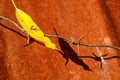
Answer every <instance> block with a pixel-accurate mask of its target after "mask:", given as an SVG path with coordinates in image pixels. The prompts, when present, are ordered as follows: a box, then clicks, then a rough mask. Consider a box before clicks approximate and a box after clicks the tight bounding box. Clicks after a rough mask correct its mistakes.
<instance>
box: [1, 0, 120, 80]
mask: <svg viewBox="0 0 120 80" xmlns="http://www.w3.org/2000/svg"><path fill="white" fill-rule="evenodd" d="M14 1H15V3H16V5H17V7H18V8H20V9H22V10H23V11H25V12H26V13H27V14H29V15H30V16H31V17H32V19H33V20H34V21H35V22H36V23H37V24H38V25H39V27H40V28H41V29H42V30H43V32H44V33H46V34H56V33H55V31H54V29H56V31H57V33H58V34H59V35H62V36H66V37H68V38H73V39H75V40H78V39H79V37H80V36H81V35H83V34H84V36H85V37H84V38H83V39H82V41H81V42H84V43H90V44H94V43H102V44H112V45H115V46H119V47H120V0H34V1H33V0H24V1H23V0H14ZM0 15H2V16H5V17H8V18H10V19H12V20H14V21H15V22H17V19H16V17H15V8H14V6H13V5H12V2H11V0H1V1H0ZM17 23H18V22H17ZM51 40H52V41H53V42H54V43H55V44H56V45H57V47H58V48H59V49H61V50H63V52H64V55H61V54H60V53H59V52H57V51H54V50H51V49H48V48H46V47H45V46H44V45H41V44H40V43H38V42H36V41H33V42H32V43H31V44H30V45H29V46H25V45H26V42H27V38H26V37H25V34H23V33H21V31H20V30H18V29H17V28H16V27H15V26H14V25H12V24H11V23H9V22H6V21H4V20H2V19H0V80H119V79H120V51H118V50H115V49H111V48H100V50H101V51H102V52H103V53H104V54H108V55H107V56H105V57H104V58H105V59H106V60H105V63H104V64H103V68H102V69H101V67H100V66H101V64H100V61H99V60H98V59H96V58H95V56H94V55H93V54H92V53H94V54H96V55H97V56H99V55H100V54H99V53H98V52H97V51H96V48H93V47H83V46H81V47H80V54H79V55H78V54H77V46H75V45H72V44H70V43H67V42H65V41H63V40H60V39H56V38H51ZM66 61H68V62H67V63H66ZM65 63H66V64H65Z"/></svg>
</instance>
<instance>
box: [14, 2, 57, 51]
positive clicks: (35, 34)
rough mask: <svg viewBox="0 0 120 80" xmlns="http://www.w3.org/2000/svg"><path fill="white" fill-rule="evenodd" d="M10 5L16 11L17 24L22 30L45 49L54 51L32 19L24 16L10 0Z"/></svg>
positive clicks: (51, 44) (52, 44) (48, 40)
mask: <svg viewBox="0 0 120 80" xmlns="http://www.w3.org/2000/svg"><path fill="white" fill-rule="evenodd" d="M12 3H13V5H14V7H15V9H16V17H17V20H18V22H19V23H20V24H21V26H22V27H23V29H24V30H25V31H26V32H27V33H28V34H29V35H30V36H31V37H32V38H34V39H35V40H37V41H40V42H42V43H43V44H44V45H45V46H46V47H48V48H51V49H56V50H58V49H57V48H56V46H55V44H54V43H52V42H51V40H50V39H49V38H48V37H45V36H44V33H43V32H42V30H40V28H39V27H38V25H37V24H36V23H35V22H34V21H33V20H32V18H31V17H30V16H29V15H28V14H26V13H25V12H24V11H22V10H21V9H18V8H17V7H16V5H15V3H14V1H13V0H12Z"/></svg>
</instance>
